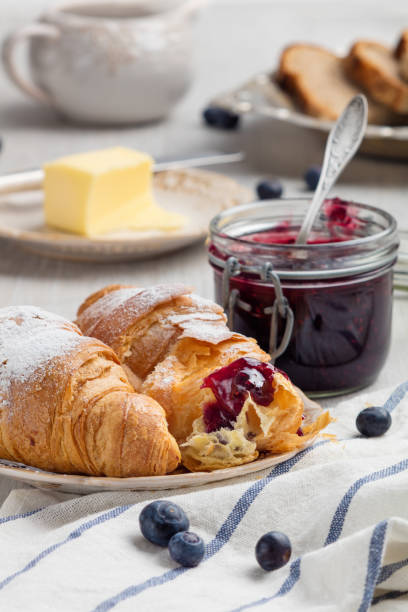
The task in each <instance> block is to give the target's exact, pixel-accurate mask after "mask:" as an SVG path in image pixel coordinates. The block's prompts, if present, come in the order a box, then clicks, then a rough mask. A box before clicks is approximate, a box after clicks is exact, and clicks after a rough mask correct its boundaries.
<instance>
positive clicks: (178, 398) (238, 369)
mask: <svg viewBox="0 0 408 612" xmlns="http://www.w3.org/2000/svg"><path fill="white" fill-rule="evenodd" d="M77 323H78V325H79V327H80V328H81V329H82V331H83V332H84V333H86V334H88V335H92V336H95V337H96V338H99V339H100V340H102V341H103V342H105V343H106V344H108V345H109V346H111V347H112V348H113V350H114V351H115V352H116V354H117V355H118V357H119V359H120V361H121V363H122V364H123V365H124V367H125V369H126V371H127V372H130V373H131V380H132V384H134V385H135V386H136V387H137V388H139V390H141V391H142V392H143V393H146V394H147V395H150V396H151V397H153V398H154V399H156V400H157V401H158V402H159V403H160V404H161V405H162V406H163V408H164V409H165V411H166V415H167V420H168V424H169V430H170V432H171V433H172V434H173V435H174V436H175V438H176V440H177V441H178V442H179V444H180V446H181V452H182V459H183V463H184V465H185V466H186V467H187V468H189V469H190V470H214V469H220V468H225V467H230V466H233V465H239V464H242V463H248V462H249V461H252V460H254V459H256V457H257V456H258V454H259V452H260V451H271V452H275V453H281V452H285V451H291V450H296V449H298V448H301V447H302V446H304V445H305V444H306V442H307V440H309V439H310V438H311V437H312V436H314V435H316V433H317V432H318V431H319V430H320V429H322V428H323V427H325V426H326V425H327V424H328V423H329V422H330V417H329V414H328V413H323V414H321V415H320V416H319V417H318V418H317V419H316V420H315V421H314V422H311V423H310V422H306V421H305V422H303V401H302V399H301V397H300V395H299V393H298V392H297V390H296V389H295V388H294V387H293V385H292V383H291V382H290V381H289V379H288V378H287V377H286V375H285V374H283V373H282V372H280V371H279V370H277V369H276V368H274V366H272V365H270V364H269V363H268V361H269V355H268V354H267V353H265V352H264V351H263V350H262V349H261V348H260V347H259V346H258V345H257V343H256V341H255V340H254V339H252V338H246V337H245V336H242V335H241V334H238V333H234V332H231V331H230V330H229V329H228V327H227V325H226V318H225V315H224V313H223V311H222V309H221V308H220V307H219V306H218V305H217V304H215V303H213V302H211V301H209V300H206V299H203V298H200V297H199V296H197V295H194V294H192V293H191V292H190V290H189V289H187V288H186V287H184V286H182V285H158V286H156V287H151V288H139V287H124V286H120V285H111V286H109V287H106V288H104V289H102V290H101V291H99V292H97V293H95V294H93V295H91V296H90V297H89V298H88V299H87V300H86V301H85V302H84V303H83V304H82V306H81V307H80V308H79V310H78V317H77Z"/></svg>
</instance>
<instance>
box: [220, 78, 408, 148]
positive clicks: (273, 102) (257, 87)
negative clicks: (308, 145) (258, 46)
mask: <svg viewBox="0 0 408 612" xmlns="http://www.w3.org/2000/svg"><path fill="white" fill-rule="evenodd" d="M211 104H214V105H217V106H222V107H224V108H227V109H228V110H231V111H232V112H234V113H237V114H239V115H241V114H246V113H253V114H255V115H259V116H263V117H271V118H273V119H277V120H279V121H284V122H287V123H290V124H292V125H297V126H300V127H306V128H312V129H315V130H319V131H321V132H323V133H324V134H327V133H328V132H329V131H330V129H331V127H332V126H333V123H332V122H331V121H325V120H323V119H318V118H316V117H311V116H310V115H306V114H305V113H302V112H301V111H299V109H297V108H296V106H295V105H294V103H293V102H292V100H291V98H290V97H289V96H288V95H287V94H286V93H285V92H283V91H282V89H281V88H280V87H279V85H278V84H277V82H276V81H275V79H274V73H273V72H271V73H267V72H262V73H259V74H256V75H255V76H254V77H252V78H251V79H250V80H248V81H246V82H245V83H243V84H242V85H241V86H239V87H237V88H236V89H233V90H230V91H227V92H225V93H222V94H220V95H218V96H217V97H216V98H214V99H213V100H212V102H211ZM360 151H361V152H364V153H369V154H372V155H378V156H385V157H393V158H402V159H407V158H408V125H407V126H388V125H373V124H371V125H368V126H367V130H366V133H365V136H364V141H363V144H362V146H361V147H360Z"/></svg>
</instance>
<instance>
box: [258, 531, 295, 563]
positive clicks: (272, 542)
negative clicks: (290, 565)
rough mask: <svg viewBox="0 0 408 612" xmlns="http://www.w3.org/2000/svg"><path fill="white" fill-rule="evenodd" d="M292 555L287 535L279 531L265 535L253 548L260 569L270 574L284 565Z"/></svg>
mask: <svg viewBox="0 0 408 612" xmlns="http://www.w3.org/2000/svg"><path fill="white" fill-rule="evenodd" d="M291 553H292V546H291V543H290V540H289V538H288V536H287V535H285V534H284V533H281V532H280V531H269V532H268V533H265V535H263V536H262V537H261V538H260V539H259V540H258V543H257V545H256V547H255V556H256V560H257V561H258V563H259V565H260V566H261V567H262V569H264V570H266V571H267V572H270V571H271V570H276V569H279V568H280V567H283V566H284V565H286V563H287V562H288V561H289V559H290V555H291Z"/></svg>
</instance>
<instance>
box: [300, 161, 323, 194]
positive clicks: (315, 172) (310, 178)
mask: <svg viewBox="0 0 408 612" xmlns="http://www.w3.org/2000/svg"><path fill="white" fill-rule="evenodd" d="M321 172H322V169H321V167H320V166H310V168H308V169H307V170H306V172H305V175H304V179H305V181H306V184H307V186H308V187H309V189H310V190H311V191H314V190H315V189H316V187H317V183H318V182H319V179H320V174H321Z"/></svg>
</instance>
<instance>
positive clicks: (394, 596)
mask: <svg viewBox="0 0 408 612" xmlns="http://www.w3.org/2000/svg"><path fill="white" fill-rule="evenodd" d="M404 595H408V591H388V593H384V595H379V597H374V599H373V602H372V605H373V606H375V605H376V604H379V603H381V602H382V601H386V600H387V599H398V598H399V597H404Z"/></svg>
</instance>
